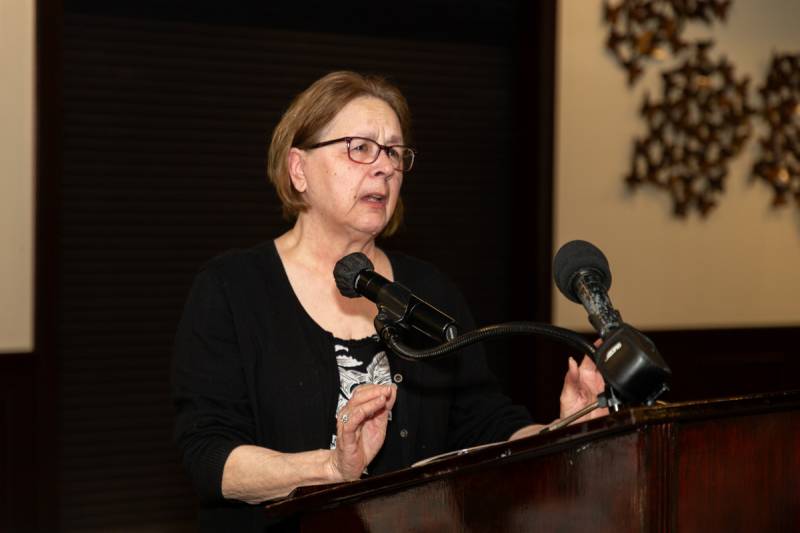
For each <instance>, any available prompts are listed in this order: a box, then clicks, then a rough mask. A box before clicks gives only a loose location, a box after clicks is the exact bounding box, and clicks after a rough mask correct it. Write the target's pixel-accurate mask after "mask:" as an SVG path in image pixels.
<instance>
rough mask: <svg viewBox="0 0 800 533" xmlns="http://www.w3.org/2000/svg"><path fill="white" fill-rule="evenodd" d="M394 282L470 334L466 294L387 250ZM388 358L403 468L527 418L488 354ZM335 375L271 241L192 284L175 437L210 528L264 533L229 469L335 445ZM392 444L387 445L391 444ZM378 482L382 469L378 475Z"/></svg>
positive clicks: (217, 263) (473, 350) (326, 342)
mask: <svg viewBox="0 0 800 533" xmlns="http://www.w3.org/2000/svg"><path fill="white" fill-rule="evenodd" d="M388 255H389V259H390V261H391V265H392V270H393V273H394V276H395V279H396V280H397V281H399V282H401V283H403V284H404V285H406V286H407V287H409V288H410V289H411V290H412V291H414V292H415V293H416V294H417V295H418V296H420V297H422V298H423V299H426V300H428V301H429V302H431V303H432V304H434V305H435V306H437V307H439V308H441V309H442V310H444V311H446V312H447V313H449V314H451V315H452V316H453V317H454V318H455V319H456V320H457V321H458V323H459V324H460V325H461V329H462V331H467V330H469V329H473V328H474V323H473V320H472V317H471V316H470V314H469V311H468V309H467V306H466V304H465V301H464V299H463V297H462V295H461V294H460V292H459V291H458V290H457V289H456V288H455V287H454V285H453V284H452V283H450V281H449V280H448V279H447V278H446V277H445V276H444V275H442V274H441V273H440V272H439V271H438V270H436V269H435V268H434V267H433V266H431V265H430V264H428V263H425V262H422V261H419V260H417V259H413V258H411V257H408V256H405V255H402V254H398V253H390V254H388ZM388 353H389V358H390V365H391V369H392V373H393V374H394V375H397V374H399V375H400V376H401V378H400V379H401V381H400V383H399V384H398V397H397V402H396V405H395V407H394V409H393V421H392V423H391V430H392V431H396V432H398V434H399V435H402V438H399V439H398V438H393V439H392V441H393V442H397V443H399V444H398V447H399V448H400V449H399V451H397V450H396V451H397V453H396V454H395V455H396V456H397V457H398V458H399V463H398V464H396V465H395V466H396V468H402V467H406V466H409V465H411V464H412V463H413V462H415V461H417V460H419V459H422V458H425V457H429V456H431V455H435V454H438V453H442V452H445V451H450V450H454V449H460V448H465V447H469V446H474V445H478V444H484V443H489V442H495V441H500V440H504V439H507V438H508V437H509V436H511V434H512V433H513V432H515V431H516V430H518V429H520V428H521V427H523V426H525V425H527V424H530V423H531V419H530V415H529V414H528V412H527V411H526V410H525V409H524V408H523V407H520V406H515V405H512V404H511V402H510V401H509V400H508V398H506V397H505V396H504V395H503V394H502V393H500V391H499V390H498V386H497V383H496V381H495V379H494V378H493V376H492V375H491V373H490V372H489V370H488V368H487V366H486V361H485V356H484V353H483V350H482V348H480V347H479V346H473V347H470V348H467V349H464V350H462V352H461V353H460V354H459V355H458V356H455V357H452V356H451V357H449V358H445V359H441V360H438V361H426V362H408V361H405V360H403V359H400V358H398V357H396V356H394V354H392V353H391V352H388ZM338 387H339V374H338V370H337V367H336V359H335V356H334V351H333V337H332V336H331V334H330V333H328V332H326V331H324V330H323V329H322V328H320V327H319V325H318V324H316V323H315V322H314V321H313V320H312V319H311V317H310V316H309V315H308V314H307V313H306V312H305V310H304V309H303V307H302V306H301V304H300V302H299V301H298V300H297V297H296V296H295V294H294V291H293V290H292V288H291V285H290V283H289V280H288V277H287V276H286V271H285V270H284V268H283V264H282V262H281V260H280V257H279V255H278V253H277V250H276V248H275V245H274V243H273V242H272V241H270V242H267V243H264V244H262V245H260V246H258V247H255V248H252V249H249V250H244V251H234V252H229V253H227V254H225V255H223V256H220V257H218V258H216V259H214V260H212V261H211V262H209V263H208V264H207V265H206V266H205V267H204V268H203V269H202V271H201V272H200V273H199V274H198V276H197V278H196V279H195V282H194V286H193V287H192V290H191V292H190V295H189V299H188V301H187V303H186V306H185V309H184V313H183V317H182V319H181V321H180V324H179V327H178V332H177V336H176V342H175V357H174V362H173V398H174V404H175V408H176V425H175V436H176V440H177V442H178V446H179V447H180V449H181V451H182V453H183V463H184V466H185V467H186V469H187V470H188V472H189V474H190V476H191V479H192V481H193V484H194V486H195V489H196V490H197V492H198V494H199V495H200V498H201V502H202V509H201V514H200V524H201V528H202V529H206V530H215V528H217V529H218V530H229V531H232V530H234V529H231V527H233V526H234V524H236V526H235V527H237V528H240V527H247V528H248V529H250V530H253V531H259V530H261V529H263V525H264V523H263V521H262V520H261V518H260V513H259V512H258V510H257V508H254V507H252V506H246V505H244V504H241V503H238V502H230V501H226V500H224V499H223V498H222V493H221V481H222V470H223V466H224V464H225V461H226V459H227V457H228V454H230V452H231V451H232V450H233V449H234V448H235V447H237V446H239V445H242V444H255V445H259V446H264V447H267V448H271V449H274V450H278V451H282V452H300V451H307V450H314V449H323V448H328V446H329V444H330V438H331V435H332V434H333V433H335V430H336V427H335V426H336V425H335V418H334V416H335V409H336V402H337V394H338ZM388 441H389V438H387V442H388ZM375 473H380V472H375Z"/></svg>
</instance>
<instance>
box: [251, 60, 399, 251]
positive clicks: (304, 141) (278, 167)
mask: <svg viewBox="0 0 800 533" xmlns="http://www.w3.org/2000/svg"><path fill="white" fill-rule="evenodd" d="M360 96H371V97H374V98H379V99H381V100H383V101H384V102H386V103H387V104H389V107H391V108H392V110H394V112H395V114H396V115H397V118H398V120H399V121H400V129H401V130H402V133H403V142H404V143H405V144H409V143H410V133H411V132H410V130H411V114H410V112H409V110H408V102H406V99H405V97H404V96H403V94H402V93H401V92H400V90H399V89H398V88H397V87H395V86H394V85H392V84H391V83H389V82H388V81H386V80H385V79H384V78H382V77H380V76H372V75H362V74H358V73H356V72H350V71H346V70H340V71H337V72H331V73H330V74H328V75H326V76H324V77H322V78H320V79H318V80H317V81H315V82H314V83H312V84H311V86H310V87H308V88H307V89H306V90H305V91H303V92H301V93H300V94H298V95H297V96H295V98H294V100H292V103H291V104H290V105H289V108H288V109H287V110H286V112H285V113H284V114H283V117H281V121H280V122H279V123H278V125H277V126H276V127H275V131H274V132H273V133H272V142H271V143H270V146H269V155H268V158H267V175H268V176H269V179H270V181H271V182H272V184H273V185H274V186H275V189H276V190H277V192H278V197H279V198H280V199H281V203H282V204H283V214H284V216H285V217H286V218H287V219H289V220H294V219H295V218H296V217H297V215H298V214H299V213H301V212H303V211H305V210H306V209H308V205H306V203H305V201H304V200H303V197H302V196H301V194H300V193H299V192H298V191H297V190H296V189H295V188H294V187H293V186H292V181H291V179H290V177H289V168H288V156H289V150H290V149H291V148H292V147H297V148H300V147H303V146H308V145H310V144H313V143H315V142H320V140H321V139H318V138H317V135H319V132H320V131H322V130H323V128H325V126H327V125H328V124H329V123H330V122H331V121H332V120H333V119H334V117H335V116H336V115H337V114H338V113H339V111H341V110H342V108H343V107H344V106H346V105H347V104H348V103H350V102H351V101H352V100H355V99H356V98H358V97H360ZM402 218H403V203H402V199H400V198H398V199H397V206H396V207H395V210H394V213H393V214H392V218H391V219H390V220H389V223H388V224H387V225H386V227H385V228H384V230H383V235H386V236H388V235H391V234H393V233H394V232H395V231H396V230H397V228H398V227H399V226H400V222H401V220H402Z"/></svg>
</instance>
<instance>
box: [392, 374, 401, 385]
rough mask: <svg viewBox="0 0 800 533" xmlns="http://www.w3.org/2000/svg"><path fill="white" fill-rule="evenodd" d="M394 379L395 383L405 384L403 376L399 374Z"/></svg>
mask: <svg viewBox="0 0 800 533" xmlns="http://www.w3.org/2000/svg"><path fill="white" fill-rule="evenodd" d="M392 379H394V382H395V383H402V382H403V374H401V373H399V372H398V373H397V374H395V375H394V377H393V378H392Z"/></svg>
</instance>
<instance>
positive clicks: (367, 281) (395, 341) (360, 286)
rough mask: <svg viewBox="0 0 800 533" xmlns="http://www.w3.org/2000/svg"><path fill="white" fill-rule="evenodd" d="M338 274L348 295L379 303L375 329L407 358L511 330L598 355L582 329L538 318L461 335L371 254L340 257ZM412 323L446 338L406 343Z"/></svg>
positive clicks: (453, 348) (439, 353)
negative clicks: (419, 345) (423, 344)
mask: <svg viewBox="0 0 800 533" xmlns="http://www.w3.org/2000/svg"><path fill="white" fill-rule="evenodd" d="M333 277H334V278H335V280H336V286H337V287H338V288H339V292H341V293H342V295H343V296H347V297H348V298H356V297H358V296H364V297H365V298H367V299H368V300H370V301H372V302H374V303H375V304H376V305H377V306H378V315H377V316H376V317H375V331H377V332H378V335H380V337H381V338H382V339H383V340H384V342H386V345H387V346H388V347H389V348H390V349H391V350H392V351H394V352H395V353H396V354H397V355H399V356H400V357H403V358H404V359H412V360H419V359H437V358H439V357H443V356H445V355H448V354H450V353H452V352H455V351H456V350H460V349H461V348H464V347H466V346H469V345H471V344H475V343H476V342H480V341H483V340H486V339H490V338H493V337H505V336H508V335H543V336H546V337H550V338H552V339H554V340H556V341H559V342H561V343H562V344H566V345H567V346H570V347H571V348H573V349H575V350H578V351H580V352H582V353H588V354H593V353H594V351H595V348H594V346H592V344H591V343H589V342H586V340H584V339H583V337H581V336H580V335H578V334H577V333H574V332H572V331H570V330H568V329H564V328H559V327H557V326H552V325H550V324H537V323H533V322H510V323H507V324H498V325H495V326H487V327H484V328H479V329H476V330H474V331H470V332H467V333H465V334H463V335H461V336H458V337H457V330H456V329H455V328H456V324H455V321H454V320H453V319H452V318H451V317H450V316H448V315H447V314H445V313H443V312H442V311H439V310H438V309H436V308H435V307H433V306H432V305H430V304H429V303H427V302H425V301H424V300H422V299H420V298H418V297H416V296H415V295H414V294H413V293H412V292H411V291H410V290H409V289H407V288H406V287H405V286H403V285H401V284H400V283H397V282H392V281H389V280H388V279H386V278H384V277H383V276H381V275H380V274H378V273H376V272H375V271H374V267H373V265H372V262H371V261H370V260H369V258H367V256H365V255H364V254H362V253H359V252H355V253H352V254H349V255H346V256H345V257H343V258H342V259H340V260H339V261H338V262H337V263H336V267H335V268H334V270H333ZM409 328H413V329H417V330H419V331H422V332H423V333H425V334H426V335H428V336H429V337H431V338H434V339H435V340H439V341H441V340H445V341H446V342H444V343H443V344H441V345H439V346H436V347H434V348H430V349H426V350H418V349H414V348H411V347H410V346H408V345H406V344H404V343H403V341H402V338H401V334H400V333H401V332H402V331H406V330H408V329H409Z"/></svg>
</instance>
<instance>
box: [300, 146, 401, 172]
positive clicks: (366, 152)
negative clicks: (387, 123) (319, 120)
mask: <svg viewBox="0 0 800 533" xmlns="http://www.w3.org/2000/svg"><path fill="white" fill-rule="evenodd" d="M340 142H345V143H347V157H349V158H350V161H353V162H355V163H362V164H364V165H371V164H372V163H374V162H375V161H377V160H378V157H380V155H381V151H384V152H386V155H387V156H389V161H391V162H392V166H393V167H394V169H395V170H399V171H400V172H408V171H409V170H411V167H413V166H414V157H416V155H417V151H416V150H414V149H413V148H411V147H410V146H403V145H402V144H393V145H391V146H384V145H382V144H379V143H377V142H375V141H373V140H372V139H366V138H364V137H341V138H339V139H332V140H330V141H323V142H321V143H317V144H312V145H311V146H309V147H308V148H307V150H311V149H314V148H322V147H323V146H328V145H330V144H336V143H340Z"/></svg>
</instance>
